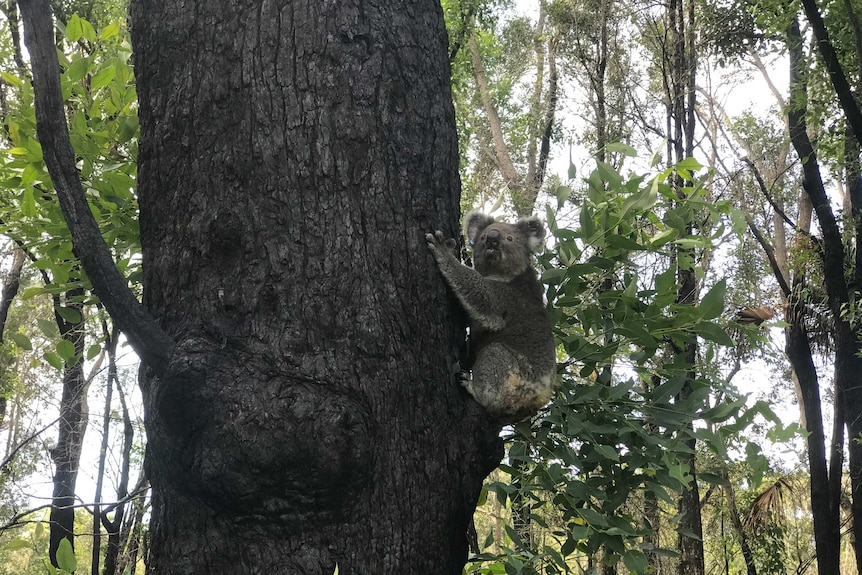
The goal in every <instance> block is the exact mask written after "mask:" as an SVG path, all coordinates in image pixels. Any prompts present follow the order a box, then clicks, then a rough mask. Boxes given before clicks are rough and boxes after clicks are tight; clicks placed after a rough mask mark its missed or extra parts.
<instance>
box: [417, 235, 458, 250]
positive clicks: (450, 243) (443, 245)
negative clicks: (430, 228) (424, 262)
mask: <svg viewBox="0 0 862 575" xmlns="http://www.w3.org/2000/svg"><path fill="white" fill-rule="evenodd" d="M425 241H427V242H428V249H429V250H431V251H432V252H436V251H438V250H440V251H446V250H448V251H449V252H454V251H455V248H456V247H457V245H458V243H457V242H456V241H455V240H454V239H452V238H449V239H448V240H447V239H445V236H444V235H443V232H441V231H440V230H437V231H436V232H434V233H433V234H425Z"/></svg>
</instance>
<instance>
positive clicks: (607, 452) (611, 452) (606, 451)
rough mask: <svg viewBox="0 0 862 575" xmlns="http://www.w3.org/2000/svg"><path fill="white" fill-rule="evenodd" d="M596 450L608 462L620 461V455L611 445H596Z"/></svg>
mask: <svg viewBox="0 0 862 575" xmlns="http://www.w3.org/2000/svg"><path fill="white" fill-rule="evenodd" d="M595 450H596V451H597V452H598V454H599V455H601V456H602V457H603V458H605V459H606V460H608V461H619V460H620V454H619V453H617V450H616V449H614V448H613V447H611V446H610V445H596V446H595Z"/></svg>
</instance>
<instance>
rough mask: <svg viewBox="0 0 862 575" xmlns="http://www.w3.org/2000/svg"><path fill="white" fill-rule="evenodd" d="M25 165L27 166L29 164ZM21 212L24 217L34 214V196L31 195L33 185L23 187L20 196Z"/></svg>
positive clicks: (33, 215) (30, 216)
mask: <svg viewBox="0 0 862 575" xmlns="http://www.w3.org/2000/svg"><path fill="white" fill-rule="evenodd" d="M27 167H28V168H29V167H30V165H28V166H27ZM25 171H26V170H25ZM31 181H32V180H31ZM21 213H22V214H23V215H24V217H25V218H32V217H35V216H36V198H35V197H33V186H27V187H26V188H24V193H23V195H22V196H21Z"/></svg>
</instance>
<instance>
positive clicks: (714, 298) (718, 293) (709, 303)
mask: <svg viewBox="0 0 862 575" xmlns="http://www.w3.org/2000/svg"><path fill="white" fill-rule="evenodd" d="M726 292H727V280H725V279H722V280H721V281H719V282H718V283H717V284H715V285H714V286H712V289H710V290H709V292H707V294H706V295H705V296H703V298H702V299H701V300H700V306H699V308H698V309H699V310H700V316H701V317H702V318H703V319H714V318H717V317H718V316H719V315H721V312H723V311H724V295H725V293H726Z"/></svg>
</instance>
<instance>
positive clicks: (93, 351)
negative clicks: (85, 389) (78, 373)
mask: <svg viewBox="0 0 862 575" xmlns="http://www.w3.org/2000/svg"><path fill="white" fill-rule="evenodd" d="M101 351H102V346H101V345H99V344H98V343H94V344H93V345H91V346H90V347H88V348H87V359H93V358H94V357H96V356H97V355H99V352H101ZM483 493H487V491H484V490H483Z"/></svg>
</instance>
